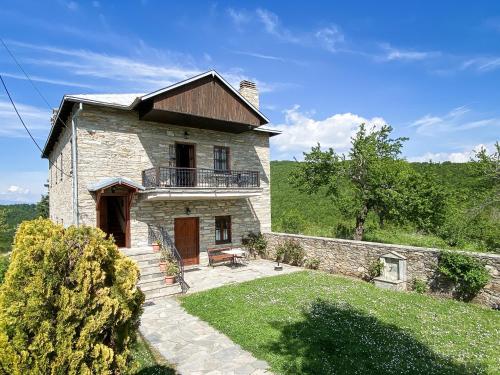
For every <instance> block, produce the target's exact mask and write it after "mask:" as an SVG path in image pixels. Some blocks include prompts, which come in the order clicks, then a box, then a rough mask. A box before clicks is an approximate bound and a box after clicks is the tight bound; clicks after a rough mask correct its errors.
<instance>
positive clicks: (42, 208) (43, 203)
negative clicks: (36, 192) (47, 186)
mask: <svg viewBox="0 0 500 375" xmlns="http://www.w3.org/2000/svg"><path fill="white" fill-rule="evenodd" d="M36 214H37V216H38V217H41V218H43V219H48V218H49V195H48V194H42V198H41V199H40V201H39V202H38V203H37V204H36Z"/></svg>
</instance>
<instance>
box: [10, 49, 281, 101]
mask: <svg viewBox="0 0 500 375" xmlns="http://www.w3.org/2000/svg"><path fill="white" fill-rule="evenodd" d="M10 44H12V45H15V46H17V47H20V48H24V49H27V50H31V51H39V56H36V57H31V58H23V59H22V61H23V62H24V63H29V64H33V65H43V66H47V67H55V68H58V69H59V72H61V71H64V72H65V73H67V74H69V75H72V76H77V77H85V82H86V83H85V84H80V83H77V82H74V80H73V82H72V81H66V80H64V81H63V80H52V79H49V78H43V81H45V82H48V83H54V84H64V85H69V86H71V83H75V85H74V86H75V87H92V88H95V87H99V86H101V84H96V83H94V81H90V83H87V82H89V80H90V79H94V80H99V81H104V80H106V81H109V80H112V81H113V82H114V87H115V91H129V92H141V91H142V92H147V91H151V90H156V89H158V88H161V87H165V86H168V85H171V84H173V83H176V82H179V81H182V80H185V79H187V78H191V77H193V76H195V75H197V74H199V73H202V72H203V71H204V70H202V69H199V68H198V66H197V65H196V64H195V63H194V62H193V61H192V58H191V57H190V56H186V55H184V54H175V53H172V52H168V51H167V52H164V51H160V50H157V49H154V48H151V47H148V46H146V45H145V44H142V45H141V46H140V47H139V48H137V49H136V54H137V55H139V56H138V57H126V56H118V55H108V54H104V53H98V52H94V51H89V50H84V49H71V48H60V47H55V46H48V45H35V44H29V43H23V42H17V41H10ZM207 57H208V56H206V55H205V56H204V59H205V63H206V59H207ZM149 60H151V61H153V60H154V63H149V62H148V61H149ZM220 73H221V74H222V76H223V77H224V78H226V79H227V80H228V81H229V83H231V84H232V85H233V86H234V87H238V86H239V83H240V81H241V80H243V79H248V80H251V81H253V82H256V83H257V84H258V86H259V91H260V92H269V91H273V90H276V89H279V88H282V87H288V86H287V84H283V83H277V82H274V83H273V82H262V81H260V80H258V79H256V78H254V77H249V76H248V75H247V74H245V73H244V71H243V70H242V69H238V68H232V69H228V70H226V71H222V72H220ZM11 76H13V77H14V78H21V77H19V76H17V77H15V75H11ZM37 78H39V77H37ZM39 80H42V78H40V79H39ZM49 81H50V82H49ZM102 86H104V84H102ZM106 87H109V85H106ZM117 87H118V89H117Z"/></svg>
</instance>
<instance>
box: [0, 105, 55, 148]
mask: <svg viewBox="0 0 500 375" xmlns="http://www.w3.org/2000/svg"><path fill="white" fill-rule="evenodd" d="M16 107H17V109H18V110H19V113H20V114H21V116H22V117H23V120H24V122H25V123H26V126H27V127H28V129H29V130H30V131H31V133H32V134H33V135H34V137H35V138H38V139H44V138H45V137H46V135H47V133H48V131H49V129H50V111H49V110H48V109H44V108H38V107H34V106H31V105H27V104H23V103H16ZM0 137H15V138H18V137H28V134H27V133H26V130H24V128H23V126H22V124H21V122H20V121H19V118H18V117H17V115H16V113H15V112H14V109H13V108H12V104H11V103H10V101H8V99H7V98H6V97H3V96H0Z"/></svg>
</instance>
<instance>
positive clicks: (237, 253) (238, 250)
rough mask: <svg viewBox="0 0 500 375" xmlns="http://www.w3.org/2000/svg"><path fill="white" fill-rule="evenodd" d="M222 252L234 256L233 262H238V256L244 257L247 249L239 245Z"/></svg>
mask: <svg viewBox="0 0 500 375" xmlns="http://www.w3.org/2000/svg"><path fill="white" fill-rule="evenodd" d="M221 253H224V254H228V255H232V256H233V262H232V263H233V264H236V258H243V257H244V256H245V254H246V251H245V250H243V249H241V248H239V247H235V248H233V249H229V250H222V251H221Z"/></svg>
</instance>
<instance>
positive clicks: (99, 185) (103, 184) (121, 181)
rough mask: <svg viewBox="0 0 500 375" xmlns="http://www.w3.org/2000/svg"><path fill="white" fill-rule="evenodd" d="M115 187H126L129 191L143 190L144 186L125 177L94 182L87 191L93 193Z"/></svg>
mask: <svg viewBox="0 0 500 375" xmlns="http://www.w3.org/2000/svg"><path fill="white" fill-rule="evenodd" d="M116 185H121V186H126V187H128V188H131V189H137V190H144V186H142V185H141V184H139V183H137V182H135V181H133V180H131V179H129V178H126V177H109V178H105V179H103V180H101V181H99V182H96V183H94V184H92V185H89V186H88V187H87V189H88V191H90V192H95V191H98V190H102V189H107V188H110V187H112V186H116Z"/></svg>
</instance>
